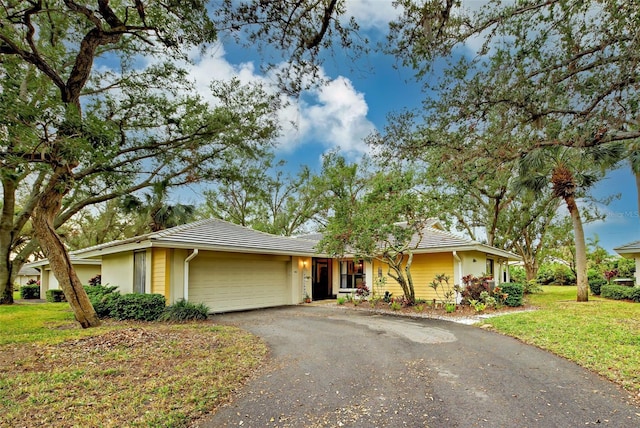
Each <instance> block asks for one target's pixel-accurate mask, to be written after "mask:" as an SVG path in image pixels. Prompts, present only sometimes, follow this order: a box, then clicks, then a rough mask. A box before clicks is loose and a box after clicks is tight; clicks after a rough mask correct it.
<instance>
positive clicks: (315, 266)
mask: <svg viewBox="0 0 640 428" xmlns="http://www.w3.org/2000/svg"><path fill="white" fill-rule="evenodd" d="M311 270H312V272H311V273H312V277H313V283H312V288H313V293H312V294H313V296H312V297H313V300H320V299H327V298H329V297H331V259H313V262H312V263H311Z"/></svg>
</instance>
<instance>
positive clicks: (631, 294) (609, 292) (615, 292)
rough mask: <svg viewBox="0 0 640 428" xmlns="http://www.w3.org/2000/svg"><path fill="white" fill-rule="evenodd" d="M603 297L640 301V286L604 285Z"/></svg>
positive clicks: (602, 288) (602, 289) (601, 289)
mask: <svg viewBox="0 0 640 428" xmlns="http://www.w3.org/2000/svg"><path fill="white" fill-rule="evenodd" d="M600 291H601V295H602V297H605V298H607V299H613V300H633V301H634V302H640V288H639V287H627V286H625V285H608V284H607V285H603V286H602V287H601V288H600Z"/></svg>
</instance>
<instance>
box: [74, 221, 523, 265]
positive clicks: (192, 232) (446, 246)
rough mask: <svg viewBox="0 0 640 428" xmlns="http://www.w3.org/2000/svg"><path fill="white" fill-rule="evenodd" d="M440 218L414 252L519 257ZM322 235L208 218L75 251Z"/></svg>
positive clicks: (263, 246) (243, 246)
mask: <svg viewBox="0 0 640 428" xmlns="http://www.w3.org/2000/svg"><path fill="white" fill-rule="evenodd" d="M441 227H442V226H441V225H440V223H438V222H437V221H435V220H434V221H428V222H427V223H426V227H425V228H424V230H423V233H422V239H421V240H419V235H418V234H416V235H415V236H414V242H413V246H414V248H415V251H414V252H415V253H416V254H420V253H438V252H448V251H481V252H484V253H487V254H492V255H495V256H498V257H503V258H506V259H508V260H519V259H520V257H519V256H517V255H516V254H513V253H510V252H508V251H504V250H501V249H498V248H494V247H491V246H489V245H485V244H482V243H479V242H477V241H473V240H470V239H466V238H461V237H459V236H456V235H454V234H452V233H449V232H446V231H444V230H441ZM321 238H322V235H321V234H310V235H304V236H301V237H295V238H294V237H288V236H278V235H272V234H270V233H265V232H260V231H257V230H253V229H250V228H248V227H244V226H240V225H237V224H233V223H229V222H227V221H224V220H220V219H205V220H200V221H196V222H193V223H189V224H184V225H180V226H176V227H173V228H170V229H166V230H162V231H159V232H153V233H148V234H146V235H140V236H136V237H133V238H129V239H124V240H120V241H113V242H109V243H106V244H101V245H96V246H93V247H89V248H85V249H82V250H78V251H74V252H72V253H71V255H72V256H73V257H75V258H78V257H82V258H98V257H101V256H103V255H107V254H114V253H119V252H122V251H134V250H141V249H145V248H150V247H160V248H184V249H194V248H197V249H199V250H210V251H226V252H237V253H254V254H274V255H298V256H317V255H319V253H318V251H317V250H316V248H315V247H316V245H317V244H318V241H319V240H320V239H321Z"/></svg>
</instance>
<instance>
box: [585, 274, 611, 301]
mask: <svg viewBox="0 0 640 428" xmlns="http://www.w3.org/2000/svg"><path fill="white" fill-rule="evenodd" d="M607 284H608V281H607V280H606V279H604V277H597V276H594V277H593V278H589V290H591V293H592V294H593V295H595V296H599V295H600V290H601V288H602V286H603V285H607Z"/></svg>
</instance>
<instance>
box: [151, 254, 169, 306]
mask: <svg viewBox="0 0 640 428" xmlns="http://www.w3.org/2000/svg"><path fill="white" fill-rule="evenodd" d="M151 254H152V255H151V263H150V264H151V293H156V294H162V295H163V296H164V297H165V298H166V299H167V302H170V301H171V287H170V285H171V282H170V281H171V263H170V255H171V250H170V249H168V248H153V249H152V251H151Z"/></svg>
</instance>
